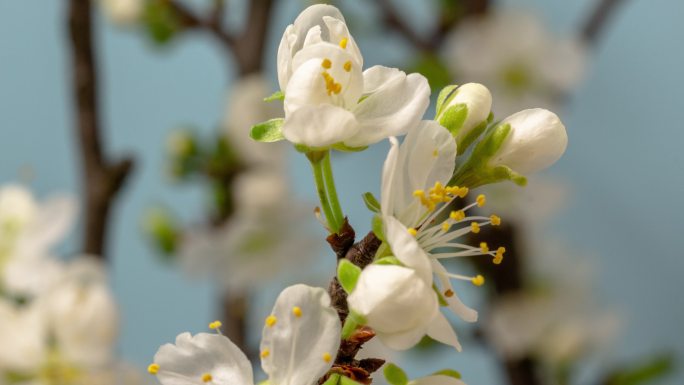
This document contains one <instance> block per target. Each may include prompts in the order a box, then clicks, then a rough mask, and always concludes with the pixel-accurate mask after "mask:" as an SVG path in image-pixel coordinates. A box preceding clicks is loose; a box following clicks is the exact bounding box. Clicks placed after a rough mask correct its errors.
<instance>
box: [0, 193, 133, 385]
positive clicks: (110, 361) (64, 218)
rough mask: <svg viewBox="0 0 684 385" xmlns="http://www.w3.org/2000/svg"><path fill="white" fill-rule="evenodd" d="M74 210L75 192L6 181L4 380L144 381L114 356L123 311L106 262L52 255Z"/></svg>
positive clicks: (1, 281)
mask: <svg viewBox="0 0 684 385" xmlns="http://www.w3.org/2000/svg"><path fill="white" fill-rule="evenodd" d="M74 214H75V204H74V202H73V201H72V200H71V199H69V198H66V197H55V198H51V199H48V200H46V201H45V202H43V203H38V202H37V201H36V200H35V199H34V197H33V195H32V194H31V192H30V191H28V190H27V189H26V188H24V187H22V186H19V185H5V186H2V187H0V341H2V343H0V384H8V385H9V384H25V385H29V384H30V385H52V384H65V385H81V384H82V385H85V384H103V385H104V384H107V385H110V384H111V385H114V384H120V383H127V384H128V383H137V382H136V381H137V378H136V375H135V372H134V371H132V370H130V369H127V368H125V367H123V366H122V365H121V364H120V363H119V362H117V361H116V359H115V357H114V356H113V353H114V344H115V339H116V336H117V329H118V314H117V313H118V311H117V308H116V305H115V303H114V299H113V297H112V295H111V293H110V291H109V288H108V287H107V280H106V275H105V271H104V268H103V266H102V265H101V264H100V263H99V262H98V261H97V260H95V259H94V258H92V257H85V256H83V257H77V258H75V259H73V260H72V261H70V262H69V263H64V262H62V261H61V260H59V259H58V258H56V257H55V256H54V255H52V251H51V248H52V246H53V245H54V244H56V242H58V241H60V240H61V239H62V238H63V236H64V235H65V234H66V232H67V231H68V230H69V229H70V227H71V223H72V221H73V218H74Z"/></svg>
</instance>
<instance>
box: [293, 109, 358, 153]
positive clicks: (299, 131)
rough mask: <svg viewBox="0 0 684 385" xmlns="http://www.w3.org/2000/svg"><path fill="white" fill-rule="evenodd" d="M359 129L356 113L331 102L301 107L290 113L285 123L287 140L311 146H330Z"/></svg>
mask: <svg viewBox="0 0 684 385" xmlns="http://www.w3.org/2000/svg"><path fill="white" fill-rule="evenodd" d="M358 130H359V125H358V123H357V121H356V119H355V117H354V114H352V113H351V112H349V111H347V110H345V109H343V108H340V107H335V106H332V105H329V104H322V105H319V106H304V107H301V108H299V109H297V111H295V112H293V113H291V114H290V115H288V117H287V118H286V119H285V123H284V124H283V135H284V136H285V138H286V139H287V140H289V141H290V142H293V143H297V144H303V145H306V146H310V147H325V146H330V145H332V144H335V143H338V142H340V141H343V140H344V139H346V138H348V137H349V136H351V135H353V134H355V133H356V132H357V131H358Z"/></svg>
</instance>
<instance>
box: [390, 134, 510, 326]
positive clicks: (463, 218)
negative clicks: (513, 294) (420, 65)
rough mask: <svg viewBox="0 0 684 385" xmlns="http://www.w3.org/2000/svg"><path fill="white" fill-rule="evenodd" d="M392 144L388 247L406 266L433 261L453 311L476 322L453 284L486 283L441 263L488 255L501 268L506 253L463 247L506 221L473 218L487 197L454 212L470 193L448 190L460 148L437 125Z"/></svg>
mask: <svg viewBox="0 0 684 385" xmlns="http://www.w3.org/2000/svg"><path fill="white" fill-rule="evenodd" d="M390 141H391V143H392V148H391V149H390V151H389V154H388V155H387V159H386V160H385V165H384V168H383V176H382V192H381V194H382V195H381V200H382V205H381V206H382V218H383V224H384V233H385V238H386V241H387V243H388V245H389V247H390V249H391V250H392V253H393V254H394V255H395V256H396V257H397V259H399V260H400V261H401V262H404V261H406V260H411V259H416V258H418V259H424V260H426V261H429V264H430V266H431V267H432V273H434V275H435V276H436V277H437V278H438V280H439V282H440V286H441V293H442V295H443V296H444V299H445V300H446V302H447V303H448V305H449V308H450V309H451V310H452V311H453V312H454V313H455V314H456V315H458V316H459V317H461V318H463V319H464V320H465V321H468V322H474V321H476V320H477V312H476V311H475V310H473V309H471V308H469V307H467V306H466V305H465V304H464V303H463V302H462V301H461V300H460V299H459V298H458V296H457V295H456V293H455V292H454V289H453V287H452V285H451V281H450V280H451V279H459V280H466V281H470V282H472V283H473V284H474V285H477V286H480V285H482V284H484V278H483V277H482V276H480V275H478V276H475V277H470V276H464V275H459V274H453V273H450V272H448V271H447V269H446V268H445V267H444V266H443V265H442V263H441V261H440V260H442V259H446V258H457V257H470V256H480V255H484V256H488V257H491V258H492V262H493V263H496V264H499V263H501V261H502V259H503V254H504V252H505V248H503V247H499V248H490V246H489V245H487V244H486V243H484V242H483V243H481V244H479V245H477V246H472V245H469V244H466V243H465V242H464V241H462V239H463V237H464V236H465V235H467V234H469V233H478V232H479V231H480V228H481V227H483V226H489V225H494V226H496V225H499V224H500V223H501V218H499V217H498V216H496V215H491V216H489V217H487V216H479V215H475V214H471V213H470V212H471V209H473V208H474V207H476V206H477V207H482V206H484V205H485V203H486V199H485V197H484V195H480V196H478V197H477V198H476V200H475V202H473V203H471V204H468V205H466V206H465V207H463V208H461V209H457V210H453V209H452V207H453V206H452V205H451V202H452V201H453V200H454V199H455V198H465V197H466V196H467V195H468V193H469V191H468V188H466V187H459V186H447V185H446V183H448V181H449V180H450V179H451V177H452V175H453V172H454V167H455V159H456V142H455V140H454V138H453V136H452V135H451V134H450V133H449V131H447V129H445V128H444V127H442V126H440V125H439V124H438V123H437V122H434V121H425V122H423V123H422V124H421V125H420V126H418V127H417V128H415V129H414V130H411V131H410V132H409V133H408V135H407V136H406V138H405V140H404V142H403V144H401V145H399V142H398V141H397V139H396V138H390ZM448 210H452V211H448ZM444 218H445V219H444Z"/></svg>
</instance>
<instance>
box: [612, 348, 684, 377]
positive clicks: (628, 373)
mask: <svg viewBox="0 0 684 385" xmlns="http://www.w3.org/2000/svg"><path fill="white" fill-rule="evenodd" d="M674 366H675V360H674V357H673V356H672V355H671V354H660V355H657V356H654V357H649V358H647V359H646V361H645V362H642V363H636V364H633V365H629V366H626V367H625V368H623V369H619V370H616V371H615V372H613V374H611V375H610V377H609V378H608V380H607V381H605V383H606V384H608V385H641V384H646V383H648V382H651V381H654V380H657V379H659V378H662V377H665V376H667V375H668V374H670V373H672V371H673V370H674Z"/></svg>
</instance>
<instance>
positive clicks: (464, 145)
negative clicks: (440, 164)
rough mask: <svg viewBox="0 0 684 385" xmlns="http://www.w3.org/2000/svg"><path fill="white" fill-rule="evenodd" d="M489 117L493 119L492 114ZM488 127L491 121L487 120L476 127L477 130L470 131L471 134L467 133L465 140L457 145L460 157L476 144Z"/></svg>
mask: <svg viewBox="0 0 684 385" xmlns="http://www.w3.org/2000/svg"><path fill="white" fill-rule="evenodd" d="M489 116H490V117H491V116H492V114H489ZM488 125H489V120H485V121H484V122H482V123H480V124H478V125H477V126H475V128H473V129H472V130H470V132H469V133H467V134H466V135H465V136H464V137H463V138H461V140H460V141H458V142H457V143H456V149H457V151H458V155H463V154H464V153H465V152H466V151H467V150H468V148H469V147H470V145H471V144H473V143H475V141H476V140H477V138H479V137H480V135H482V133H483V132H485V130H486V129H487V126H488Z"/></svg>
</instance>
